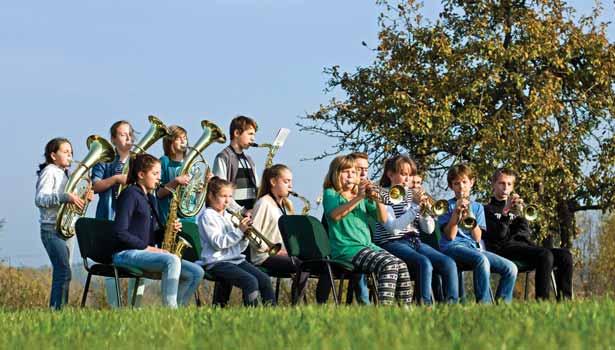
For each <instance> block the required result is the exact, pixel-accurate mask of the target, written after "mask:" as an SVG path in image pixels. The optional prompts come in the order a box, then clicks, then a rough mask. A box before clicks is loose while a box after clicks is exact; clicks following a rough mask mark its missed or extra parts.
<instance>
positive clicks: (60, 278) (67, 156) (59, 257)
mask: <svg viewBox="0 0 615 350" xmlns="http://www.w3.org/2000/svg"><path fill="white" fill-rule="evenodd" d="M72 157H73V149H72V146H71V144H70V142H69V141H68V140H67V139H65V138H60V137H58V138H54V139H52V140H51V141H49V142H48V143H47V145H46V146H45V162H44V163H42V164H40V165H39V170H38V172H37V175H38V181H37V182H36V196H35V200H34V201H35V204H36V206H37V207H38V208H39V210H40V213H41V215H40V223H41V240H42V241H43V246H45V250H46V251H47V255H49V260H51V266H52V278H51V298H50V301H49V306H50V307H51V308H53V309H56V310H58V309H60V308H62V306H64V305H66V304H67V303H68V294H69V287H70V280H71V270H70V258H71V254H72V250H73V247H74V245H75V238H74V237H71V238H69V239H66V238H65V237H64V236H61V235H60V234H59V233H58V232H57V230H56V219H57V216H58V210H59V208H60V204H62V203H73V204H75V205H76V206H77V207H78V208H80V209H82V208H83V206H84V201H83V200H82V199H81V198H79V197H78V196H77V195H75V194H73V193H65V192H64V187H65V186H66V182H67V181H68V174H67V171H68V168H69V167H70V163H71V160H72Z"/></svg>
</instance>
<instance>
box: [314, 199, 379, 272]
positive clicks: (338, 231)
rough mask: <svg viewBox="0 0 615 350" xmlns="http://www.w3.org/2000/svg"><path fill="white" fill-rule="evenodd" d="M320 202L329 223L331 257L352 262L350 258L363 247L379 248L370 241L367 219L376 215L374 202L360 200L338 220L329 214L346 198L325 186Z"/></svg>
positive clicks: (343, 202)
mask: <svg viewBox="0 0 615 350" xmlns="http://www.w3.org/2000/svg"><path fill="white" fill-rule="evenodd" d="M322 203H323V207H324V212H325V217H326V218H327V223H328V224H329V241H330V243H331V255H332V258H333V259H336V260H342V261H344V262H348V263H352V258H353V257H354V256H355V255H357V253H358V252H359V251H360V250H361V249H363V248H371V249H373V250H375V251H380V250H381V249H380V248H379V247H378V246H376V245H375V244H373V243H372V238H371V234H370V228H369V220H371V219H373V220H376V219H377V215H378V214H377V208H376V204H375V203H374V202H372V201H370V200H365V199H364V200H362V201H361V202H359V204H358V205H357V206H356V207H355V208H354V209H353V210H352V211H351V212H350V213H348V215H346V216H344V217H343V218H342V219H340V220H338V221H333V220H332V219H331V218H330V216H329V215H330V214H331V212H332V211H333V210H335V208H337V207H339V206H341V205H343V204H345V203H348V200H347V199H346V198H344V197H343V196H342V195H341V194H339V193H337V192H336V191H335V190H334V189H332V188H327V189H326V190H325V192H324V194H323V202H322Z"/></svg>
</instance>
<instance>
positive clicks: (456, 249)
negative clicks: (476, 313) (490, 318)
mask: <svg viewBox="0 0 615 350" xmlns="http://www.w3.org/2000/svg"><path fill="white" fill-rule="evenodd" d="M444 254H446V255H448V256H450V257H451V258H453V259H454V260H455V262H457V263H458V264H461V265H465V266H468V267H470V268H471V269H472V272H473V274H474V276H473V281H474V293H475V294H476V301H477V302H479V303H485V304H489V303H491V295H490V292H489V274H490V272H492V271H493V272H495V273H498V274H499V275H500V283H498V289H497V291H496V293H495V297H496V298H498V299H502V300H504V301H505V302H510V301H511V300H512V293H513V288H514V287H515V280H516V279H517V265H515V264H514V263H513V262H512V261H510V260H508V259H505V258H503V257H501V256H499V255H497V254H494V253H491V252H488V251H484V250H480V249H478V248H475V247H468V246H466V245H462V244H455V245H449V246H448V248H447V249H446V250H445V251H444Z"/></svg>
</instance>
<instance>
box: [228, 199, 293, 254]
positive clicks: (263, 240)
mask: <svg viewBox="0 0 615 350" xmlns="http://www.w3.org/2000/svg"><path fill="white" fill-rule="evenodd" d="M225 210H226V212H227V213H229V214H231V215H232V216H233V217H235V218H236V219H237V220H239V221H241V220H243V219H244V216H243V215H241V213H239V212H238V211H234V210H232V209H231V208H225ZM233 225H235V227H239V224H238V223H235V222H233ZM244 234H245V236H246V238H247V239H248V240H249V241H250V244H251V245H252V246H253V247H254V248H255V249H256V250H258V251H261V252H263V253H268V254H269V256H274V255H276V254H278V252H279V251H280V250H281V249H282V244H280V243H273V242H271V241H270V240H268V239H267V237H265V236H263V234H262V233H260V231H258V230H257V229H256V228H255V227H254V226H252V225H250V226H248V229H247V230H246V231H245V232H244ZM263 244H264V245H266V246H267V249H262V247H263Z"/></svg>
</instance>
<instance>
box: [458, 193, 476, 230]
mask: <svg viewBox="0 0 615 350" xmlns="http://www.w3.org/2000/svg"><path fill="white" fill-rule="evenodd" d="M466 198H467V197H466ZM462 213H463V214H462V215H461V217H460V218H459V220H457V225H459V227H461V228H462V229H464V230H473V229H474V228H475V227H476V225H477V222H476V216H475V215H474V212H473V211H472V204H471V203H470V204H469V205H468V208H466V209H464V210H463V211H462Z"/></svg>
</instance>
